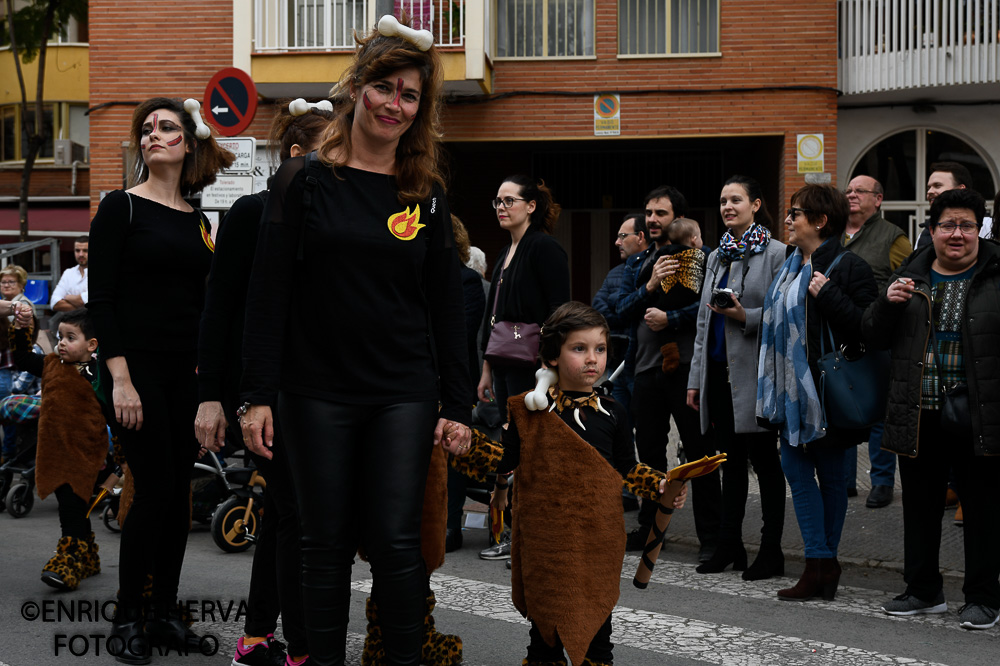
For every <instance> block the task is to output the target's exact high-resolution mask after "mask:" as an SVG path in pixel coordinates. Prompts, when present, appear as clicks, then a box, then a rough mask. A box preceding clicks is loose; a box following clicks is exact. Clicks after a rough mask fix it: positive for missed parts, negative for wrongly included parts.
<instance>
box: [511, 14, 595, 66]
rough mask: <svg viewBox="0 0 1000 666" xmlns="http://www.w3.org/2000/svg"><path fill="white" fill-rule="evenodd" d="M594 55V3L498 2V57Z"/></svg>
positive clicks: (582, 56)
mask: <svg viewBox="0 0 1000 666" xmlns="http://www.w3.org/2000/svg"><path fill="white" fill-rule="evenodd" d="M593 55H594V0H497V57H498V58H587V57H593Z"/></svg>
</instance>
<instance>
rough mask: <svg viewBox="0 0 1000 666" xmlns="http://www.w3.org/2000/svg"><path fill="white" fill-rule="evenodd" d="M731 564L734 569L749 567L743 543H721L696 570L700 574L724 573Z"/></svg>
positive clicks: (739, 569) (741, 569)
mask: <svg viewBox="0 0 1000 666" xmlns="http://www.w3.org/2000/svg"><path fill="white" fill-rule="evenodd" d="M730 564H732V565H733V571H743V570H744V569H746V568H747V551H746V548H744V547H743V544H742V543H733V542H729V541H727V542H724V543H720V544H719V545H718V546H717V547H716V549H715V552H714V553H713V554H712V558H711V559H710V560H709V561H708V562H705V563H704V564H699V565H698V566H697V567H696V568H695V571H697V572H698V573H700V574H714V573H722V572H723V571H725V569H726V567H728V566H729V565H730Z"/></svg>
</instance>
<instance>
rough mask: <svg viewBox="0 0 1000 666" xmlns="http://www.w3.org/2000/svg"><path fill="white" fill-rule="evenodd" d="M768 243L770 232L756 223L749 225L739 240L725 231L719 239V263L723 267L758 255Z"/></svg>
mask: <svg viewBox="0 0 1000 666" xmlns="http://www.w3.org/2000/svg"><path fill="white" fill-rule="evenodd" d="M770 242H771V232H770V231H769V230H768V228H767V227H765V226H762V225H760V224H757V223H756V222H755V223H753V224H751V225H750V228H749V229H747V230H746V231H745V232H744V233H743V236H742V237H741V238H740V239H739V240H736V237H735V236H733V235H732V234H731V233H729V232H728V231H727V232H726V233H724V234H722V238H720V239H719V261H720V262H721V263H722V265H723V266H728V265H729V264H731V263H733V262H734V261H739V260H740V259H742V258H743V257H745V256H749V255H754V254H760V253H761V252H763V251H764V248H766V247H767V244H768V243H770Z"/></svg>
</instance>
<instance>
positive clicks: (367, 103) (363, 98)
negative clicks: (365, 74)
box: [361, 90, 372, 111]
mask: <svg viewBox="0 0 1000 666" xmlns="http://www.w3.org/2000/svg"><path fill="white" fill-rule="evenodd" d="M361 101H363V102H364V103H365V108H366V109H368V110H369V111H371V110H372V101H371V100H370V99H368V91H367V90H366V91H365V92H364V94H362V95H361Z"/></svg>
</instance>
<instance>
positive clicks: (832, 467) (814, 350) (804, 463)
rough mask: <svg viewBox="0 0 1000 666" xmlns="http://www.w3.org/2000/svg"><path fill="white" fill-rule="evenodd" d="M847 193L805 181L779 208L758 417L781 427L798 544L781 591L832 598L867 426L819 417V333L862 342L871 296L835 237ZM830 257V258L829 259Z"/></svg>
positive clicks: (869, 279) (791, 596)
mask: <svg viewBox="0 0 1000 666" xmlns="http://www.w3.org/2000/svg"><path fill="white" fill-rule="evenodd" d="M849 210H850V209H849V205H848V203H847V198H846V197H845V196H844V194H843V193H842V192H840V191H839V190H837V189H836V188H834V187H832V186H830V185H806V186H805V187H803V188H801V189H800V190H798V191H797V192H796V193H795V194H793V195H792V200H791V208H789V209H788V214H787V215H786V217H785V229H786V230H787V231H788V242H789V244H791V245H794V246H795V252H793V253H792V254H791V255H790V256H789V257H788V259H787V260H786V261H785V263H784V265H783V266H782V267H781V270H780V271H779V272H778V275H777V276H776V277H775V278H774V281H773V282H772V283H771V286H770V288H769V289H768V292H767V297H766V299H765V301H764V320H763V324H762V328H761V348H760V361H759V364H758V366H759V374H758V381H757V417H758V419H762V420H763V422H765V423H768V424H770V425H771V426H772V427H775V428H778V429H780V432H781V468H782V469H783V470H784V472H785V478H787V479H788V485H789V486H790V487H791V490H792V505H793V506H794V507H795V517H796V518H797V519H798V522H799V530H800V531H801V532H802V541H803V542H804V543H805V555H806V568H805V571H804V572H803V573H802V576H801V578H799V581H798V583H796V585H795V586H794V587H791V588H788V589H784V590H779V591H778V598H779V599H784V600H786V601H806V600H808V599H812V598H813V597H815V596H817V595H822V596H823V598H824V599H827V600H829V599H833V597H834V595H835V594H836V592H837V584H838V582H839V581H840V563H839V562H838V561H837V546H838V545H839V544H840V534H841V532H842V531H843V529H844V518H845V516H846V515H847V458H848V456H852V455H854V447H855V446H857V445H858V444H859V443H860V442H863V441H865V440H866V439H867V437H868V430H867V428H866V429H864V430H841V429H838V428H836V427H834V426H833V425H829V426H827V425H826V419H825V416H824V414H823V412H822V409H823V408H822V406H821V404H820V401H819V397H818V391H817V388H816V387H817V386H818V385H819V370H818V368H817V361H818V360H819V358H820V337H821V336H824V337H825V336H826V335H827V329H828V328H829V330H830V331H831V332H832V334H833V342H834V345H835V346H836V347H840V346H841V345H855V346H856V345H857V344H858V343H859V342H860V341H861V316H862V314H863V313H864V311H865V308H866V307H868V305H869V304H870V303H871V302H872V301H873V300H875V296H876V291H877V288H876V286H875V276H874V274H873V273H872V269H871V267H870V266H869V265H868V263H867V262H865V260H864V259H862V258H861V257H859V256H858V255H856V254H854V253H853V252H849V251H848V250H846V249H845V248H844V247H843V246H842V245H841V244H840V242H839V238H840V236H841V234H843V233H844V228H845V227H846V225H847V217H848V215H849ZM834 264H836V265H834Z"/></svg>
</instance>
